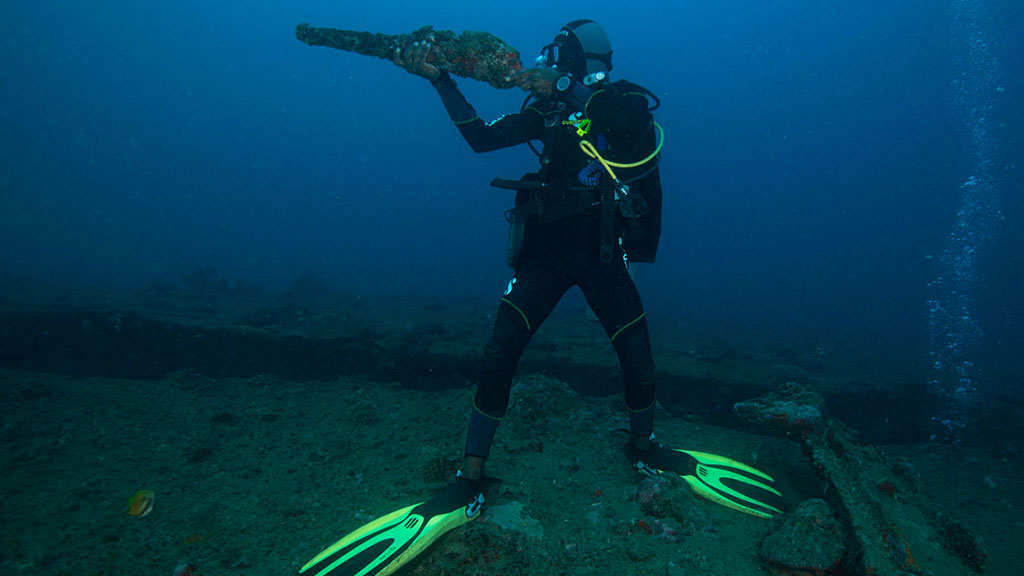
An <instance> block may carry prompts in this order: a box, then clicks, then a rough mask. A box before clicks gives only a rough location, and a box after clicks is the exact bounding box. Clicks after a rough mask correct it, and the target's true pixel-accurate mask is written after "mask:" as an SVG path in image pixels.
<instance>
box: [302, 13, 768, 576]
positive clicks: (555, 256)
mask: <svg viewBox="0 0 1024 576" xmlns="http://www.w3.org/2000/svg"><path fill="white" fill-rule="evenodd" d="M430 50H431V45H430V44H429V43H414V44H412V45H409V46H407V47H405V48H404V49H402V50H396V52H395V54H394V63H395V64H396V65H398V66H400V67H402V68H404V69H405V70H406V71H408V72H409V73H411V74H414V75H417V76H421V77H423V78H426V79H427V80H429V81H430V82H431V84H432V85H433V86H434V88H435V89H436V90H437V92H438V94H439V95H440V97H441V102H442V103H443V104H444V107H445V109H446V110H447V112H448V115H449V117H450V118H451V120H452V122H453V123H454V124H455V126H456V128H458V130H459V132H460V133H461V134H462V136H463V137H464V138H465V140H466V142H467V143H468V144H469V145H470V146H471V147H472V149H473V150H474V151H476V152H487V151H491V150H496V149H499V148H505V147H509V146H515V145H519V144H529V145H530V146H531V148H532V147H533V144H532V142H531V141H533V140H538V141H540V142H541V143H542V144H543V146H542V148H541V150H540V151H537V150H536V149H535V150H534V151H535V152H537V154H538V157H539V159H540V168H539V170H538V171H536V172H532V173H529V174H527V175H525V176H524V177H522V178H521V179H519V180H502V179H496V180H494V181H493V182H492V183H491V184H492V185H493V186H496V187H499V188H504V189H509V190H514V191H515V205H514V207H513V208H512V209H510V210H509V211H508V212H507V214H506V217H507V220H508V221H509V249H508V264H509V266H510V267H511V268H512V270H513V277H512V280H511V281H510V282H509V283H508V287H507V289H506V290H505V293H504V295H503V297H502V298H501V300H500V304H499V307H498V311H497V314H496V316H495V321H494V328H493V333H492V335H491V337H490V339H489V341H488V342H487V344H486V347H485V349H484V360H483V368H482V371H481V374H480V380H479V384H478V388H477V391H476V396H475V398H474V401H473V406H472V411H471V413H470V419H469V430H468V437H467V441H466V447H465V462H464V465H463V468H462V470H461V471H460V472H459V474H458V476H457V478H456V481H455V482H454V483H453V484H452V485H451V486H450V487H449V488H448V489H447V490H446V491H444V492H443V493H441V494H440V495H439V496H437V497H435V498H433V499H432V500H429V501H426V502H423V503H420V504H417V505H413V506H409V507H406V508H402V509H400V510H397V511H395V512H393V513H391V514H388V515H387V516H384V517H382V518H379V519H378V520H375V521H373V522H371V523H369V524H367V525H366V526H363V527H362V528H360V529H358V530H356V531H355V532H353V533H351V534H349V535H347V536H346V537H345V538H343V539H341V540H340V541H338V542H337V543H335V544H334V545H333V546H331V547H329V548H328V549H327V550H324V551H323V552H322V553H321V554H320V555H318V556H317V557H316V558H314V559H313V560H311V561H310V562H309V563H308V564H307V565H306V566H304V567H303V569H302V570H301V571H300V574H305V573H309V574H316V575H318V576H323V575H326V574H378V575H386V574H390V573H391V572H392V571H394V570H397V569H398V568H399V567H401V566H402V565H404V564H405V563H407V562H408V561H409V560H411V559H412V558H413V557H415V556H416V555H418V554H419V553H420V552H422V551H423V550H424V549H425V548H426V547H427V546H429V545H430V544H431V543H432V542H434V541H435V540H436V539H437V538H438V537H440V536H441V535H442V534H444V533H446V532H447V531H449V530H451V529H452V528H454V527H456V526H460V525H462V524H464V523H466V522H468V521H470V520H473V519H474V518H476V517H477V516H478V515H479V514H480V510H481V509H482V507H483V503H484V496H483V488H484V485H485V483H486V482H485V477H484V463H485V461H486V458H487V457H488V455H489V453H490V449H491V444H492V442H493V440H494V436H495V433H496V431H497V428H498V425H499V423H500V421H501V419H502V418H503V417H504V416H505V412H506V409H507V408H508V404H509V394H510V391H511V387H512V378H513V374H514V373H515V370H516V366H517V365H518V363H519V359H520V356H521V355H522V353H523V350H524V349H525V348H526V345H527V343H528V342H529V341H530V337H531V336H532V335H533V334H534V333H535V332H536V331H537V329H538V328H539V327H540V326H541V324H542V323H543V322H544V320H545V319H546V318H547V317H548V315H549V314H550V313H551V312H552V310H553V309H554V308H555V306H556V305H557V304H558V301H559V300H560V299H561V297H562V295H564V294H565V293H566V291H567V290H569V288H571V287H573V286H579V287H580V289H581V290H582V292H583V294H584V296H585V298H586V301H587V303H588V305H589V306H590V308H591V310H592V311H593V312H594V314H595V315H596V316H597V319H598V320H599V321H600V323H601V326H602V327H603V328H604V331H605V333H606V334H607V335H608V338H609V340H610V341H611V343H612V346H613V347H614V349H615V352H616V354H617V355H618V358H619V363H620V365H621V368H622V371H623V374H624V378H625V400H626V407H627V409H628V412H629V427H630V436H629V440H628V442H627V443H626V446H625V452H626V456H627V458H628V459H629V461H630V463H631V464H632V466H633V467H634V469H636V470H637V471H639V472H641V473H643V474H646V475H654V474H659V473H671V474H676V475H679V476H681V477H682V478H684V479H685V480H686V481H687V482H688V483H689V485H690V486H691V488H692V489H693V491H694V492H695V493H697V494H698V495H700V496H703V497H705V498H707V499H709V500H712V501H714V502H717V503H719V504H722V505H725V506H728V507H730V508H733V509H736V510H739V511H742V512H746V513H749V514H753V515H756V516H761V517H771V516H772V515H773V514H776V513H779V512H780V510H779V509H778V508H777V506H778V504H777V503H775V502H776V500H777V499H778V498H779V497H780V494H779V493H778V492H777V491H776V490H775V489H774V488H773V487H772V486H771V485H770V484H771V482H773V479H772V478H771V477H770V476H768V475H767V474H765V473H763V472H760V471H758V470H756V469H754V468H751V467H750V466H747V465H745V464H741V463H739V462H735V461H733V460H730V459H728V458H725V457H722V456H717V455H714V454H707V453H703V452H694V451H685V450H676V449H672V448H668V447H666V446H663V445H661V444H659V443H657V442H655V441H654V436H653V428H654V408H655V386H654V360H653V358H652V355H651V344H650V336H649V334H648V328H647V319H646V315H645V312H644V308H643V304H642V303H641V300H640V295H639V293H638V291H637V288H636V285H635V284H634V283H633V279H632V277H631V275H630V265H631V264H632V263H634V262H653V261H654V259H655V255H656V253H657V250H658V241H659V237H660V234H661V204H662V193H661V178H660V175H659V172H658V161H659V159H660V150H661V143H662V141H663V140H664V134H663V133H662V132H661V128H660V126H659V125H658V124H657V123H656V122H654V118H653V115H652V114H651V111H652V110H653V109H654V108H657V106H658V104H659V102H658V99H657V97H655V96H654V95H653V94H651V93H650V92H649V91H647V90H646V89H644V88H643V87H641V86H638V85H636V84H632V83H629V82H626V81H623V80H619V81H616V82H612V81H611V80H610V77H609V74H610V72H611V70H612V49H611V44H610V42H609V40H608V36H607V34H606V33H605V30H604V28H603V27H602V26H601V25H600V24H598V23H597V22H594V21H592V20H576V21H573V22H570V23H568V24H566V25H565V26H563V27H562V28H561V30H560V31H559V32H558V34H557V36H556V37H555V38H554V41H553V42H552V43H551V44H549V45H547V46H545V47H544V48H543V49H542V51H541V54H540V56H539V57H538V59H537V66H536V67H534V68H532V69H528V70H524V71H522V72H519V73H517V74H516V75H515V76H514V77H513V80H514V81H515V83H516V85H517V86H519V87H520V88H522V89H523V90H524V91H527V92H529V93H530V96H529V97H528V98H527V100H526V102H524V104H523V107H522V109H521V110H520V111H519V112H518V113H514V114H508V115H505V116H502V117H500V118H498V119H497V120H495V121H493V122H489V123H487V122H484V121H483V120H481V119H480V118H479V117H478V116H477V113H476V111H475V110H474V109H473V107H472V106H471V105H470V104H469V103H468V102H467V101H466V99H465V97H464V96H463V95H462V93H461V92H460V91H459V89H458V87H457V86H456V84H455V82H454V81H453V80H452V78H451V76H449V74H448V73H447V72H445V71H443V70H439V69H438V68H437V67H436V66H434V65H433V64H431V63H430V62H429V59H428V55H429V54H430ZM652 101H653V103H654V105H653V106H652V105H651V103H652Z"/></svg>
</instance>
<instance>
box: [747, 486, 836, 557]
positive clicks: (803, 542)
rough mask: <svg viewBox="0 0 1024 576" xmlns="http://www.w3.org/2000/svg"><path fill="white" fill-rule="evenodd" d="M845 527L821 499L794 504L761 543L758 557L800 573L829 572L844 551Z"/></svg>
mask: <svg viewBox="0 0 1024 576" xmlns="http://www.w3.org/2000/svg"><path fill="white" fill-rule="evenodd" d="M845 542H846V530H845V529H844V528H843V525H842V524H840V523H839V521H838V520H836V518H835V516H834V515H833V514H832V508H831V507H829V505H828V503H827V502H825V501H824V500H821V499H818V498H813V499H811V500H805V501H803V502H801V503H800V505H799V506H797V508H796V510H795V511H793V513H792V514H791V515H790V516H789V518H788V519H787V520H786V523H785V524H783V525H782V527H781V528H779V529H778V530H776V531H775V532H773V533H772V534H770V535H769V536H768V537H767V538H765V539H764V541H763V542H762V543H761V550H760V554H761V558H762V559H763V560H765V561H766V562H768V563H769V564H771V565H772V566H774V567H777V568H783V569H785V570H789V571H792V573H800V572H799V571H803V572H806V573H810V574H831V573H835V571H836V570H837V569H838V568H839V566H840V564H841V562H842V559H843V554H844V553H845V551H846V545H845Z"/></svg>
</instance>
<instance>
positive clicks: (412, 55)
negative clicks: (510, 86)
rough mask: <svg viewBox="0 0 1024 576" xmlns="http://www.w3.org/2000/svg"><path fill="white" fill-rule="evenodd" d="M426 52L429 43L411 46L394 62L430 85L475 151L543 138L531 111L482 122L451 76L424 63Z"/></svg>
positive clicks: (541, 126)
mask: <svg viewBox="0 0 1024 576" xmlns="http://www.w3.org/2000/svg"><path fill="white" fill-rule="evenodd" d="M429 52H430V44H427V43H418V42H417V43H413V44H411V45H409V46H408V47H406V49H405V50H401V51H400V50H395V57H394V62H395V65H397V66H400V67H402V68H405V70H406V71H408V72H409V73H410V74H415V75H417V76H421V77H423V78H426V79H427V80H430V84H431V85H432V86H434V89H436V90H437V93H438V94H439V95H440V96H441V102H442V103H443V104H444V107H445V110H447V111H448V117H449V118H451V119H452V122H454V123H455V126H456V127H457V128H458V129H459V132H460V133H461V134H462V137H463V138H464V139H465V140H466V142H467V143H468V144H469V146H470V147H471V148H472V149H473V151H474V152H489V151H491V150H497V149H499V148H505V147H508V146H514V145H516V144H522V143H523V142H526V141H528V140H532V139H539V138H540V137H541V136H543V130H544V119H543V117H542V116H541V114H540V112H539V111H537V110H536V109H533V108H528V109H527V111H526V112H522V113H519V114H509V115H506V116H502V117H501V118H499V119H497V120H495V121H494V122H491V123H485V122H484V121H483V120H481V119H480V117H479V116H477V114H476V110H474V109H473V106H472V105H470V103H469V102H467V101H466V97H465V96H463V95H462V92H460V91H459V88H458V86H456V85H455V81H454V80H452V78H451V76H449V75H448V73H447V72H442V71H441V70H439V69H438V68H437V67H436V66H434V65H433V64H431V63H430V62H428V61H427V55H428V54H429Z"/></svg>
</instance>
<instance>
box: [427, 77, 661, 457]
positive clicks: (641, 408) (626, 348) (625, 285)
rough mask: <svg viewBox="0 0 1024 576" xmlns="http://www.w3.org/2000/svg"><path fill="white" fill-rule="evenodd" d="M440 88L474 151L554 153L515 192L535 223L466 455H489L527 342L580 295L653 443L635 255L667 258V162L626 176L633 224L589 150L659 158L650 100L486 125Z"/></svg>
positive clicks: (635, 95) (488, 361)
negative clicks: (523, 147) (661, 171)
mask: <svg viewBox="0 0 1024 576" xmlns="http://www.w3.org/2000/svg"><path fill="white" fill-rule="evenodd" d="M433 84H434V86H435V88H437V90H438V92H439V94H440V95H441V99H442V101H443V102H444V104H445V107H446V109H447V110H448V113H449V116H450V117H451V119H452V120H453V121H454V122H455V124H456V126H457V127H458V128H459V131H460V132H461V133H462V135H463V137H464V138H465V139H466V142H468V143H469V145H470V146H471V147H472V148H473V150H474V151H476V152H486V151H490V150H496V149H499V148H505V147H508V146H514V145H517V144H523V143H525V142H528V141H530V140H540V141H542V142H543V145H544V148H543V152H542V154H541V170H540V171H539V172H537V173H533V174H528V175H527V176H526V177H524V179H523V180H522V181H521V182H523V184H520V185H518V186H516V187H517V188H518V192H517V193H516V208H515V209H514V210H513V211H512V212H513V216H515V217H518V218H520V219H521V220H522V221H523V222H524V228H523V229H522V243H521V247H520V249H519V250H517V251H516V254H515V257H514V258H513V259H512V260H513V261H510V264H511V265H512V266H513V270H514V273H515V276H514V278H513V279H512V281H511V282H510V283H509V285H508V289H507V290H506V292H505V295H504V297H503V298H502V299H501V304H500V305H499V308H498V312H497V316H496V319H495V322H494V332H493V334H492V336H491V338H490V340H489V341H488V343H487V346H486V348H485V351H484V366H483V369H482V372H481V375H480V383H479V387H478V388H477V392H476V397H475V400H474V409H473V413H472V415H471V419H470V430H469V438H468V441H467V445H466V453H467V454H469V455H472V456H481V457H486V456H487V455H488V453H489V450H490V445H491V442H492V440H493V436H494V432H495V430H496V428H497V423H498V421H500V419H501V418H502V417H503V416H504V415H505V411H506V409H507V407H508V401H509V392H510V389H511V386H512V377H513V374H514V372H515V369H516V366H517V364H518V362H519V358H520V356H521V355H522V352H523V350H524V348H525V347H526V344H527V342H529V340H530V337H531V336H532V335H533V333H534V332H535V331H536V330H537V328H539V327H540V325H541V324H542V323H543V322H544V320H545V319H546V318H547V317H548V315H549V314H550V313H551V311H552V310H553V309H554V308H555V305H556V304H557V303H558V301H559V300H560V299H561V297H562V295H563V294H565V292H566V291H567V290H568V289H569V288H571V287H572V286H574V285H575V286H579V287H580V288H581V289H582V291H583V294H584V296H585V297H586V299H587V303H588V304H589V305H590V307H591V309H593V311H594V313H595V314H596V315H597V318H598V320H599V321H600V322H601V325H602V326H603V327H604V330H605V332H606V333H607V334H608V337H609V338H610V339H611V341H612V344H613V346H614V347H615V351H616V353H617V354H618V357H619V362H620V364H621V366H622V370H623V373H624V376H625V397H626V405H627V407H628V408H629V411H630V416H631V418H630V420H631V428H632V432H633V433H634V434H638V435H644V436H646V435H649V434H650V433H651V428H652V422H653V409H654V381H653V375H654V361H653V359H652V357H651V347H650V339H649V336H648V331H647V321H646V318H645V315H644V309H643V304H642V303H641V301H640V295H639V293H638V292H637V289H636V286H635V285H634V284H633V280H632V278H631V277H630V275H629V271H628V268H627V265H626V257H628V259H629V260H630V261H641V262H652V261H653V260H654V257H655V254H656V252H657V247H658V239H659V236H660V219H661V182H660V177H659V175H658V170H657V163H656V160H652V161H650V162H647V163H645V164H643V165H642V166H638V167H635V168H621V169H620V168H616V169H615V172H616V176H617V177H618V178H619V179H620V181H623V182H627V183H628V187H629V194H630V195H634V194H636V195H639V196H640V197H642V198H643V202H642V206H643V208H644V210H643V211H644V213H643V214H642V215H640V216H639V217H630V218H626V217H624V216H623V215H622V214H621V212H620V211H619V210H618V207H617V203H614V202H612V198H613V196H612V190H613V187H612V185H613V182H612V180H611V178H610V176H609V174H607V173H606V171H605V169H604V168H603V167H601V166H600V165H599V164H594V163H592V162H593V160H592V159H591V158H590V157H588V156H587V155H586V154H585V153H584V152H583V150H581V148H580V141H581V139H586V140H587V141H589V142H591V143H592V144H593V145H594V146H595V148H596V149H598V150H599V152H600V153H601V155H602V156H603V157H605V158H606V159H608V160H611V161H613V162H618V163H623V164H624V163H631V162H636V161H638V160H641V159H643V158H645V157H647V156H648V155H650V154H651V153H652V151H653V150H654V148H655V146H656V134H655V128H654V125H653V119H652V117H651V114H650V112H649V110H648V100H647V96H646V94H645V93H644V92H643V90H642V89H640V88H639V87H637V86H635V85H632V84H628V83H625V82H618V83H616V84H613V85H601V87H598V88H595V89H593V90H591V89H589V88H585V87H583V86H577V87H576V88H575V89H574V91H573V92H572V93H571V94H569V95H566V97H564V98H558V99H555V98H552V99H545V100H540V101H537V102H534V103H533V104H532V105H531V106H529V107H527V108H525V109H524V110H523V111H521V112H519V113H517V114H509V115H506V116H503V117H501V118H499V119H498V120H496V121H494V122H491V123H489V124H488V123H484V122H483V121H482V120H480V119H479V118H478V117H477V115H476V112H475V111H474V110H473V108H472V106H470V105H469V104H468V103H467V102H466V100H465V98H464V97H463V96H462V94H461V93H460V92H459V91H458V88H457V87H456V86H455V83H454V82H453V81H452V80H451V78H450V77H449V76H448V75H447V74H442V75H441V77H440V78H439V79H438V80H436V81H434V82H433ZM574 113H580V114H577V115H576V116H573V114H574ZM584 119H585V120H589V121H590V125H589V131H588V132H587V133H586V135H584V136H581V135H580V134H579V133H578V132H577V129H578V128H579V127H581V126H585V125H584V124H581V123H580V121H581V120H584ZM634 198H637V197H636V196H634ZM602 206H604V207H605V210H604V213H603V214H602ZM613 208H614V209H613ZM630 216H636V215H635V214H630ZM602 224H604V226H605V227H606V229H602Z"/></svg>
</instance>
